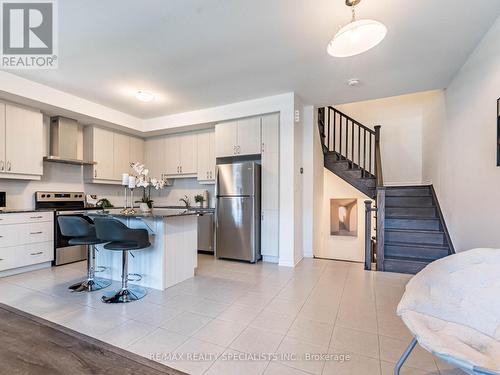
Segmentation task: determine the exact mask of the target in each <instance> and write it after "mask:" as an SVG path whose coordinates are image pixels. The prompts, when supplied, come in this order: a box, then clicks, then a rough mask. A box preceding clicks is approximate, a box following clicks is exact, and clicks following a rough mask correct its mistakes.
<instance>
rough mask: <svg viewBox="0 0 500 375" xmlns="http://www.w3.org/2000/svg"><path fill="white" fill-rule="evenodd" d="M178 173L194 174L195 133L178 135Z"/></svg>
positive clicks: (195, 157)
mask: <svg viewBox="0 0 500 375" xmlns="http://www.w3.org/2000/svg"><path fill="white" fill-rule="evenodd" d="M178 144H179V146H180V147H179V167H180V174H195V173H196V165H197V162H198V158H197V152H196V134H181V135H179V136H178Z"/></svg>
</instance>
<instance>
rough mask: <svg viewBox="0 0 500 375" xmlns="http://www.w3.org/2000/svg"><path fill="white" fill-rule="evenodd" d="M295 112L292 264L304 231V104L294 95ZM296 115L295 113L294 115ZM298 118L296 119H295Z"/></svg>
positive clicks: (297, 259)
mask: <svg viewBox="0 0 500 375" xmlns="http://www.w3.org/2000/svg"><path fill="white" fill-rule="evenodd" d="M295 113H297V115H298V118H295V119H294V122H293V124H294V135H293V137H294V150H293V154H292V155H293V165H294V186H293V189H294V218H295V220H294V245H295V246H294V259H293V261H294V264H297V263H298V262H300V261H301V259H302V258H303V257H304V247H303V246H304V242H303V238H304V231H303V211H304V202H303V200H304V183H303V182H304V181H303V176H304V175H303V173H302V171H301V170H303V160H302V158H303V154H302V149H303V145H302V143H303V136H304V130H303V123H304V104H303V103H302V100H301V99H300V98H299V97H298V96H297V95H295V96H294V114H295ZM294 116H296V115H294ZM297 120H298V121H297Z"/></svg>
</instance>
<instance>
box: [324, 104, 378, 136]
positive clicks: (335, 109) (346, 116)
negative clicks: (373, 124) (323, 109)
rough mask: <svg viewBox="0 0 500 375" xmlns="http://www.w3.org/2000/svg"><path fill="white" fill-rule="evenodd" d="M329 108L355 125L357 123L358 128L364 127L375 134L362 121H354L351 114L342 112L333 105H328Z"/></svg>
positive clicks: (373, 132)
mask: <svg viewBox="0 0 500 375" xmlns="http://www.w3.org/2000/svg"><path fill="white" fill-rule="evenodd" d="M328 108H329V109H331V110H332V111H334V112H336V113H338V114H339V115H341V116H343V117H345V118H347V119H349V121H352V122H353V123H355V124H356V125H358V126H359V127H360V128H363V129H365V130H366V131H367V132H370V133H371V134H373V135H375V131H374V130H372V129H370V128H369V127H368V126H365V125H363V124H362V123H360V122H359V121H356V120H355V119H353V118H352V117H351V116H349V115H346V114H345V113H344V112H342V111H339V110H338V109H337V108H335V107H332V106H328Z"/></svg>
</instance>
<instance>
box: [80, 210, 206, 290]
mask: <svg viewBox="0 0 500 375" xmlns="http://www.w3.org/2000/svg"><path fill="white" fill-rule="evenodd" d="M87 215H88V216H89V217H90V218H93V217H102V216H110V217H113V218H115V219H117V220H120V221H121V222H123V223H124V224H125V225H126V226H128V227H129V228H133V229H146V230H147V231H148V232H149V240H150V242H151V247H149V248H147V249H142V250H133V251H130V254H131V256H129V263H128V264H129V266H128V270H129V273H130V274H138V275H141V276H142V279H141V280H140V281H131V283H132V284H136V285H140V286H143V287H148V288H154V289H159V290H164V289H166V288H169V287H171V286H173V285H175V284H178V283H180V282H182V281H184V280H187V279H189V278H191V277H193V276H194V270H195V268H196V267H197V232H198V224H197V223H198V221H197V219H198V218H197V214H196V213H195V212H192V211H187V210H180V209H153V210H152V212H149V213H146V212H140V211H139V210H137V213H135V214H132V215H130V214H123V213H121V210H119V209H111V210H104V211H102V210H100V211H88V212H87ZM97 250H98V251H97V252H96V265H97V266H98V267H105V269H104V271H102V272H99V273H98V274H97V275H96V276H98V277H102V278H108V279H111V280H116V281H120V280H121V269H122V263H121V262H122V252H121V251H114V250H106V249H104V248H103V245H98V246H97ZM131 278H132V277H131Z"/></svg>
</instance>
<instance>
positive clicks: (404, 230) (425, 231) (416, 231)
mask: <svg viewBox="0 0 500 375" xmlns="http://www.w3.org/2000/svg"><path fill="white" fill-rule="evenodd" d="M385 230H386V231H390V232H402V233H406V232H410V233H433V234H436V233H443V234H444V231H442V230H440V229H439V230H435V229H406V228H385Z"/></svg>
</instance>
